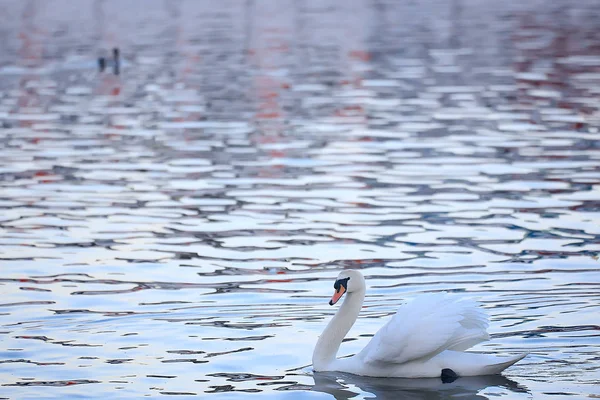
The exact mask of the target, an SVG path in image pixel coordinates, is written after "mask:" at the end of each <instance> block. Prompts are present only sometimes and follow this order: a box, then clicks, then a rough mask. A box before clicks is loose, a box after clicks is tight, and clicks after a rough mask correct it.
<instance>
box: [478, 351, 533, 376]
mask: <svg viewBox="0 0 600 400" xmlns="http://www.w3.org/2000/svg"><path fill="white" fill-rule="evenodd" d="M527 354H528V353H522V354H519V355H516V356H511V357H494V362H493V363H490V364H488V365H486V366H485V367H484V369H485V374H482V375H496V374H499V373H500V372H502V371H504V370H505V369H506V368H508V367H510V366H511V365H513V364H515V363H517V362H519V361H521V360H522V359H524V358H525V357H526V356H527Z"/></svg>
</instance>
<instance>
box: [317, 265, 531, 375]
mask: <svg viewBox="0 0 600 400" xmlns="http://www.w3.org/2000/svg"><path fill="white" fill-rule="evenodd" d="M334 288H335V290H336V291H335V293H334V295H333V297H332V298H331V301H330V302H329V304H330V305H333V304H335V303H336V302H337V301H338V300H339V299H340V298H341V297H342V296H343V295H344V293H346V298H345V300H344V302H343V304H342V306H341V307H340V309H339V310H338V311H337V313H336V314H335V316H334V317H333V319H332V320H331V321H330V322H329V324H328V325H327V327H326V328H325V330H324V331H323V333H322V334H321V336H320V337H319V340H318V341H317V344H316V346H315V350H314V353H313V359H312V361H313V368H314V370H315V371H339V372H348V373H351V374H355V375H363V376H372V377H403V378H432V377H440V376H442V375H443V374H442V371H444V373H446V374H447V373H450V374H451V375H454V376H456V375H458V376H476V375H493V374H498V373H500V372H501V371H503V370H504V369H506V368H508V367H509V366H511V365H513V364H514V363H516V362H517V361H519V360H521V359H522V358H523V357H525V356H526V355H527V354H520V355H517V356H512V357H497V356H493V355H486V354H477V353H467V352H464V350H466V349H468V348H470V347H472V346H474V345H475V344H477V343H480V342H483V341H485V340H488V339H489V335H488V333H487V327H488V325H489V323H488V318H487V315H486V314H485V313H484V312H483V311H482V310H481V309H480V308H479V307H478V305H477V303H476V302H475V301H473V300H467V299H459V298H458V297H457V296H451V295H448V294H446V293H439V294H426V295H422V296H419V297H417V298H416V299H415V300H414V301H412V302H410V303H408V304H405V305H402V306H401V307H400V308H399V309H398V311H397V312H396V314H395V315H394V316H393V317H392V319H391V320H390V321H388V323H386V324H385V325H384V326H383V327H382V328H381V329H380V330H379V331H378V332H377V333H376V334H375V336H373V338H372V339H371V341H370V342H369V343H368V344H367V346H366V347H365V348H364V349H362V351H361V352H360V353H358V354H356V355H354V356H352V357H347V358H336V354H337V352H338V349H339V347H340V344H341V343H342V340H343V339H344V337H345V336H346V334H347V333H348V331H349V330H350V328H351V327H352V325H354V322H355V321H356V318H357V317H358V313H359V312H360V309H361V308H362V304H363V300H364V298H365V279H364V277H363V275H362V274H361V273H360V272H359V271H356V270H346V271H342V272H341V273H340V274H339V276H338V277H337V279H336V281H335V284H334Z"/></svg>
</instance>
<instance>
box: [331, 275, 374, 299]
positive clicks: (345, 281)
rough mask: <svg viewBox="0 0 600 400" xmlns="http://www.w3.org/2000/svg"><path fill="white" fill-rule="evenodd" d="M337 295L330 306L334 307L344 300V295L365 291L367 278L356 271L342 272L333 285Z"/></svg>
mask: <svg viewBox="0 0 600 400" xmlns="http://www.w3.org/2000/svg"><path fill="white" fill-rule="evenodd" d="M333 288H334V289H335V293H334V294H333V297H332V298H331V300H330V301H329V305H331V306H332V305H334V304H335V303H337V302H338V300H339V299H341V298H342V296H343V295H344V293H352V292H358V291H361V290H362V291H364V290H365V278H364V277H363V275H362V274H361V273H360V271H356V270H351V269H350V270H344V271H342V272H340V274H339V275H338V277H337V278H336V279H335V283H334V284H333Z"/></svg>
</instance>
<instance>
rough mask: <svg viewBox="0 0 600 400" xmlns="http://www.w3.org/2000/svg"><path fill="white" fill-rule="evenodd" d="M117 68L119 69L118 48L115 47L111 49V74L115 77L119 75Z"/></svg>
mask: <svg viewBox="0 0 600 400" xmlns="http://www.w3.org/2000/svg"><path fill="white" fill-rule="evenodd" d="M119 67H120V60H119V48H118V47H115V48H113V72H114V74H115V75H119Z"/></svg>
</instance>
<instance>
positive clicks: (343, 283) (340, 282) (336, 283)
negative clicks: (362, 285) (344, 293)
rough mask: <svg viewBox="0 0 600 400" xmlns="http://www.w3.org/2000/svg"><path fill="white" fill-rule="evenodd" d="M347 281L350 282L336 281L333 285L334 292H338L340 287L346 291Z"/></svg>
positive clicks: (345, 280) (346, 279) (344, 280)
mask: <svg viewBox="0 0 600 400" xmlns="http://www.w3.org/2000/svg"><path fill="white" fill-rule="evenodd" d="M349 280H350V278H344V279H338V280H337V281H335V283H334V284H333V288H334V289H335V291H336V292H339V291H340V287H343V288H344V289H345V290H348V281H349Z"/></svg>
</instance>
